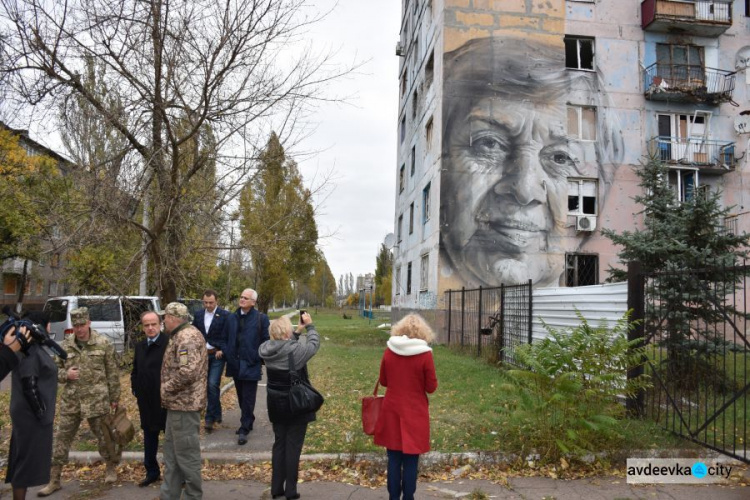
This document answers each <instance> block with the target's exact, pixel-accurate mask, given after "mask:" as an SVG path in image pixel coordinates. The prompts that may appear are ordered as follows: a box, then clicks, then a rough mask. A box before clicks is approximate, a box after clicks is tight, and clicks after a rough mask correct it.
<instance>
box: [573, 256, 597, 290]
mask: <svg viewBox="0 0 750 500" xmlns="http://www.w3.org/2000/svg"><path fill="white" fill-rule="evenodd" d="M598 283H599V256H598V255H592V254H582V253H568V254H565V286H588V285H596V284H598Z"/></svg>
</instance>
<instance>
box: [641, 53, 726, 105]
mask: <svg viewBox="0 0 750 500" xmlns="http://www.w3.org/2000/svg"><path fill="white" fill-rule="evenodd" d="M735 75H736V72H729V71H724V70H720V69H714V68H704V67H702V66H695V65H687V64H661V63H654V64H652V65H651V66H649V67H648V68H646V69H645V70H643V88H644V89H645V92H644V94H645V96H646V99H649V100H651V101H670V102H686V103H707V104H720V103H722V102H729V101H731V100H732V92H734V79H735Z"/></svg>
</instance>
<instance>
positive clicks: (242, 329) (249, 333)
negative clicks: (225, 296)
mask: <svg viewBox="0 0 750 500" xmlns="http://www.w3.org/2000/svg"><path fill="white" fill-rule="evenodd" d="M229 321H230V322H231V324H230V325H228V327H227V333H228V335H227V344H226V348H225V349H224V354H225V355H226V358H227V377H233V378H236V379H238V380H260V379H261V370H260V362H261V360H260V355H258V347H260V345H261V344H262V343H263V342H265V341H266V340H269V338H270V337H269V336H268V325H269V324H270V323H271V322H270V321H268V316H266V315H265V314H263V313H262V312H259V311H258V310H257V309H255V308H252V309H250V312H248V313H247V314H246V315H245V317H244V319H243V318H242V316H241V315H240V309H237V311H236V312H235V313H234V314H232V315H231V317H230V318H229ZM211 326H213V325H211Z"/></svg>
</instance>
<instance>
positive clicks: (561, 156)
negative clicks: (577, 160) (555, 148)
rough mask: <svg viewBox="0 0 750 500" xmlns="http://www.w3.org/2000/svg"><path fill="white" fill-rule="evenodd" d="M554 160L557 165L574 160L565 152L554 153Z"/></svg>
mask: <svg viewBox="0 0 750 500" xmlns="http://www.w3.org/2000/svg"><path fill="white" fill-rule="evenodd" d="M552 161H553V162H555V163H556V164H557V165H567V163H568V162H570V161H572V160H571V158H570V156H568V155H566V154H565V153H553V154H552Z"/></svg>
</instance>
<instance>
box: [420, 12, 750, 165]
mask: <svg viewBox="0 0 750 500" xmlns="http://www.w3.org/2000/svg"><path fill="white" fill-rule="evenodd" d="M749 1H750V0H749ZM432 129H433V125H432V117H430V119H429V120H427V125H425V127H424V136H425V139H424V141H425V149H426V150H427V151H429V150H430V146H432Z"/></svg>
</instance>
